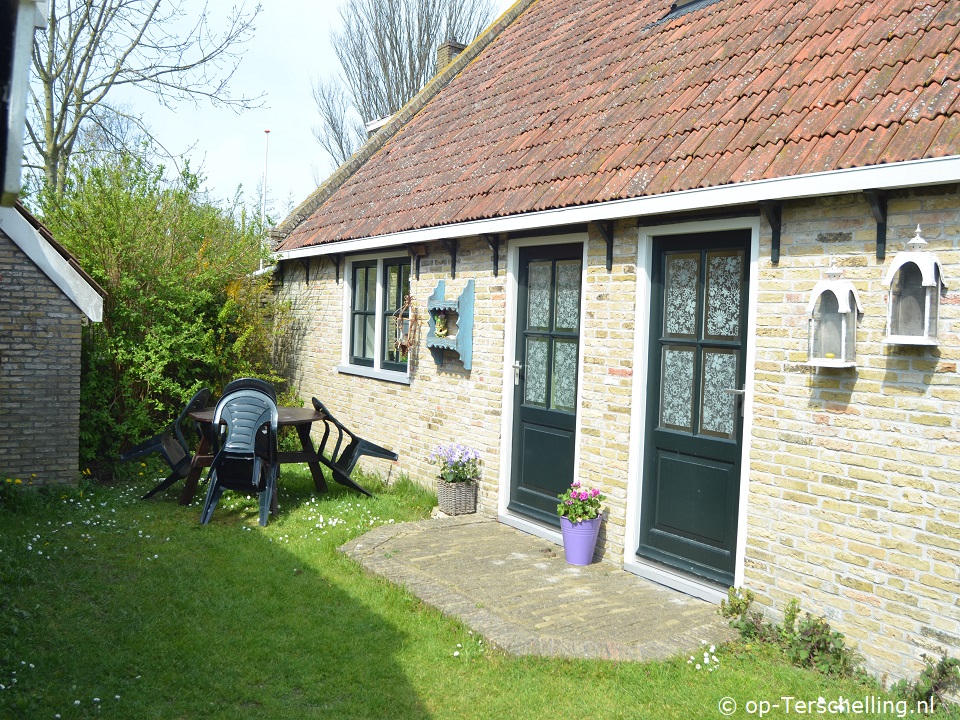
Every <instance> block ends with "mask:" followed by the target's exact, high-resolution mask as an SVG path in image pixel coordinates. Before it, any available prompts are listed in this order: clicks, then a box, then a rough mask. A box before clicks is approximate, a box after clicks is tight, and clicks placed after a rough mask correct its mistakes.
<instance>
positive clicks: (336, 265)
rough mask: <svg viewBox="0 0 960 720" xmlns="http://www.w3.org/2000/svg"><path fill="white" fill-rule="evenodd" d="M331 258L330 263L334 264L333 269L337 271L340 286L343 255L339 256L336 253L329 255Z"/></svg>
mask: <svg viewBox="0 0 960 720" xmlns="http://www.w3.org/2000/svg"><path fill="white" fill-rule="evenodd" d="M327 257H328V258H330V262H332V263H333V267H334V268H336V270H337V285H339V284H340V264H341V263H342V262H343V255H338V254H336V253H331V254H330V255H327Z"/></svg>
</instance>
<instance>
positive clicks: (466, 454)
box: [430, 443, 480, 482]
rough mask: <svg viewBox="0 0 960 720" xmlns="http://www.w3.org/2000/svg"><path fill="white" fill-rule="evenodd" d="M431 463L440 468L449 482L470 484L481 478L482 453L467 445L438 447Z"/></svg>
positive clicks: (432, 455) (442, 475)
mask: <svg viewBox="0 0 960 720" xmlns="http://www.w3.org/2000/svg"><path fill="white" fill-rule="evenodd" d="M430 462H431V463H433V464H434V465H436V466H438V467H439V468H440V477H442V478H443V479H444V480H446V481H447V482H468V481H470V480H477V479H479V478H480V453H479V452H478V451H477V450H475V449H473V448H471V447H467V446H466V445H461V444H460V443H452V444H450V445H438V446H437V447H435V448H434V449H433V452H432V453H430Z"/></svg>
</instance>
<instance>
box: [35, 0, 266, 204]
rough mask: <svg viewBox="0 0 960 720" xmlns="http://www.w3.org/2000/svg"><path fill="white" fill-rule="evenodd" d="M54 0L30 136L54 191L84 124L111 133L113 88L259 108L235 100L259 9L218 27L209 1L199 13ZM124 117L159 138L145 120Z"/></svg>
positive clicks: (165, 100) (41, 50) (166, 6)
mask: <svg viewBox="0 0 960 720" xmlns="http://www.w3.org/2000/svg"><path fill="white" fill-rule="evenodd" d="M48 2H49V8H50V11H49V12H50V14H49V20H48V25H47V32H46V33H45V34H44V35H42V36H41V35H39V34H38V35H37V42H36V43H35V45H34V53H33V67H34V73H35V75H36V78H37V82H38V85H39V88H38V89H36V88H35V89H32V90H31V112H30V114H29V117H28V118H27V135H28V138H29V142H30V146H31V149H32V152H33V153H34V154H35V155H36V156H37V157H38V158H39V161H40V163H41V164H42V165H43V169H44V175H45V176H46V181H47V184H48V185H49V186H50V187H51V188H56V189H57V190H62V188H63V182H64V180H63V179H64V177H65V176H66V169H67V165H68V163H69V161H70V155H71V154H72V153H73V151H74V147H75V145H76V143H77V140H78V137H79V136H80V133H81V129H82V128H83V127H84V125H85V124H87V123H92V124H93V125H94V126H97V127H99V128H100V129H101V130H104V129H105V128H107V127H108V121H107V119H106V118H107V116H108V115H111V114H118V110H117V108H116V107H114V106H111V105H108V104H107V103H106V98H107V96H108V94H109V93H110V92H111V91H112V90H113V89H114V88H117V87H121V86H124V85H127V86H136V87H137V88H140V89H142V90H145V91H147V92H150V93H152V94H153V95H155V96H156V98H157V99H158V100H159V101H160V103H161V104H163V105H164V106H167V107H169V106H171V105H172V104H174V103H177V102H180V101H183V100H189V101H191V102H194V103H196V102H198V101H200V100H208V101H210V102H212V103H213V104H214V105H217V106H229V107H234V108H236V109H237V110H241V109H247V108H252V107H258V106H259V104H260V99H261V98H260V97H233V96H231V94H230V92H229V89H228V85H229V83H230V80H231V78H232V77H233V74H234V72H235V71H236V68H237V65H238V63H239V62H240V58H241V56H242V50H240V49H239V47H240V46H241V45H242V44H243V43H245V42H246V41H247V40H248V39H249V38H250V36H251V34H252V32H253V29H254V28H253V21H254V19H255V18H256V16H257V14H258V13H259V12H260V6H259V5H257V6H256V7H254V8H253V10H251V11H250V12H247V11H246V10H245V9H244V7H243V6H242V5H241V7H239V8H234V9H233V11H232V12H231V13H230V14H229V15H228V16H227V17H226V19H225V20H224V25H223V27H222V28H221V29H214V28H213V27H212V26H211V24H210V14H209V10H208V7H207V5H206V3H204V5H203V9H202V11H201V12H200V14H199V15H196V14H195V13H193V12H191V13H188V11H187V10H186V8H188V7H189V4H188V1H187V0H173V1H171V0H98V1H96V2H95V1H94V0H48ZM190 17H192V18H194V19H193V20H192V21H188V18H190ZM119 115H121V116H125V117H126V119H127V120H128V121H133V124H134V125H135V126H136V127H137V128H139V130H140V132H142V133H145V134H146V136H147V137H150V138H151V139H152V136H151V135H150V133H149V130H148V129H147V127H146V125H145V124H144V123H143V121H142V119H141V118H135V116H131V115H130V114H129V113H127V112H123V113H119ZM107 137H109V133H107V134H106V135H104V136H103V138H107ZM114 139H115V140H116V139H119V137H115V138H114Z"/></svg>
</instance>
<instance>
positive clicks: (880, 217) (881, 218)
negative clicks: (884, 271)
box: [863, 190, 887, 260]
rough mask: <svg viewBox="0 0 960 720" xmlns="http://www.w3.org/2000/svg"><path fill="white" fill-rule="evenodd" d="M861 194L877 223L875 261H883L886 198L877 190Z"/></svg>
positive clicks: (885, 232)
mask: <svg viewBox="0 0 960 720" xmlns="http://www.w3.org/2000/svg"><path fill="white" fill-rule="evenodd" d="M863 194H864V196H865V197H866V198H867V202H868V203H869V204H870V211H871V212H872V213H873V218H874V220H876V221H877V260H883V258H884V257H885V256H886V254H887V198H886V196H885V195H884V194H883V193H882V192H880V191H879V190H864V191H863Z"/></svg>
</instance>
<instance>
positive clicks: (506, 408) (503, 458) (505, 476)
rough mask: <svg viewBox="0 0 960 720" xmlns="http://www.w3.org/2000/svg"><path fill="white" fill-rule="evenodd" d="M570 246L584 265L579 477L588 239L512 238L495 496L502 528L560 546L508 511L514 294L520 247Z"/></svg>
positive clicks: (553, 536)
mask: <svg viewBox="0 0 960 720" xmlns="http://www.w3.org/2000/svg"><path fill="white" fill-rule="evenodd" d="M570 243H582V244H583V265H582V268H583V269H582V271H581V275H580V330H581V340H580V347H579V351H578V357H577V423H576V430H575V431H574V455H573V462H574V477H577V475H578V474H579V468H580V437H581V432H580V431H581V422H582V417H583V413H582V400H583V339H582V333H583V322H584V318H585V313H586V292H587V250H588V244H589V239H588V235H587V233H586V232H578V233H567V234H563V235H549V236H543V237H531V238H517V239H511V240H510V242H509V244H508V245H507V271H506V277H505V280H504V290H505V292H506V317H505V318H504V323H503V325H504V340H503V398H502V401H501V402H502V408H503V413H502V414H501V416H500V489H499V492H498V493H497V519H498V520H500V522H502V523H503V524H504V525H510V526H511V527H515V528H517V529H518V530H522V531H524V532H528V533H530V534H532V535H536V536H538V537H541V538H544V539H545V540H550V541H551V542H555V543H557V544H560V543H562V539H561V537H560V530H558V529H554V528H552V527H548V526H546V525H542V524H540V523H538V522H534V521H533V520H530V519H529V518H526V517H522V516H520V515H517V514H515V513H511V512H510V511H509V510H508V509H507V504H508V503H509V502H510V473H511V472H512V470H513V467H512V466H513V414H514V410H515V408H514V402H513V388H514V384H513V361H514V359H515V358H514V355H515V353H516V345H517V294H518V292H519V284H518V272H519V265H520V248H526V247H534V246H538V245H566V244H570Z"/></svg>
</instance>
